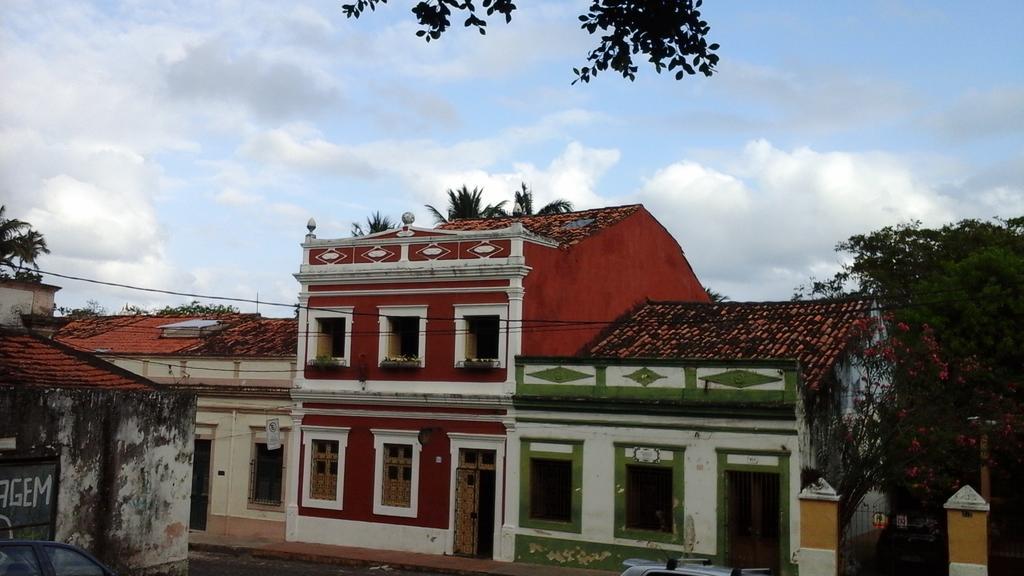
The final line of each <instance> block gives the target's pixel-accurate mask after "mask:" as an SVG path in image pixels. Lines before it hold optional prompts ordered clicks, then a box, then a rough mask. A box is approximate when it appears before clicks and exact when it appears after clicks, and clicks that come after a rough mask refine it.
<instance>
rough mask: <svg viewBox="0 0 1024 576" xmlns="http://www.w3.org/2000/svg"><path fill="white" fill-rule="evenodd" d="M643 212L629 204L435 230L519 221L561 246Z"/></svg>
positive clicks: (498, 225)
mask: <svg viewBox="0 0 1024 576" xmlns="http://www.w3.org/2000/svg"><path fill="white" fill-rule="evenodd" d="M642 209H643V205H641V204H630V205H628V206H613V207H610V208H595V209H593V210H580V211H578V212H567V213H565V214H550V215H547V216H520V217H518V218H513V217H509V218H481V219H474V220H454V221H452V222H448V223H447V224H441V225H440V226H438V227H437V228H438V229H440V230H496V229H498V228H507V227H508V226H511V225H512V223H513V222H521V223H522V225H523V227H524V228H526V229H527V230H529V231H530V232H533V233H534V234H539V235H540V236H544V237H547V238H551V239H552V240H556V241H558V242H560V243H562V244H575V243H577V242H579V241H580V240H583V239H584V238H587V237H589V236H592V235H594V234H597V233H598V232H600V231H601V230H604V229H605V228H608V227H609V226H613V225H615V224H617V223H619V222H620V221H622V220H624V219H625V218H627V217H628V216H630V215H632V214H634V213H635V212H637V211H638V210H642Z"/></svg>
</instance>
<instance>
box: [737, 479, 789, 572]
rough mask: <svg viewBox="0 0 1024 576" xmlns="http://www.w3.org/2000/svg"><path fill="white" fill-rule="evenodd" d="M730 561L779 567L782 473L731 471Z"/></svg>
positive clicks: (746, 564)
mask: <svg viewBox="0 0 1024 576" xmlns="http://www.w3.org/2000/svg"><path fill="white" fill-rule="evenodd" d="M727 483H728V501H727V504H726V505H727V508H728V522H729V524H728V531H729V543H728V547H729V548H728V550H729V565H730V566H732V567H734V568H771V569H772V573H773V574H778V571H779V530H780V523H781V520H782V518H781V514H780V509H779V475H778V474H771V473H765V472H733V471H730V472H728V476H727Z"/></svg>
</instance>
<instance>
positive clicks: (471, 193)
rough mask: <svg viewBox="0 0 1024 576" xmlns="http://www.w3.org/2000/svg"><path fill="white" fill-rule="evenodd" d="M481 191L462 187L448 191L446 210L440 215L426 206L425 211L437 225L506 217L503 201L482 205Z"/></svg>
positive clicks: (434, 209)
mask: <svg viewBox="0 0 1024 576" xmlns="http://www.w3.org/2000/svg"><path fill="white" fill-rule="evenodd" d="M483 193H484V191H483V189H482V188H476V187H474V188H473V189H472V190H470V189H469V188H467V187H466V185H465V184H463V185H462V187H461V188H459V189H458V190H452V189H449V190H448V210H447V213H445V214H442V213H441V211H440V210H438V209H437V208H434V207H433V206H431V205H429V204H427V206H426V207H427V210H429V211H430V213H431V214H432V215H433V216H434V221H435V222H436V223H437V224H444V223H445V222H450V221H452V220H463V219H471V218H497V217H500V216H507V213H506V212H505V208H504V207H505V203H506V201H505V200H502V201H501V202H498V203H497V204H494V205H491V204H487V205H486V206H485V205H484V200H483Z"/></svg>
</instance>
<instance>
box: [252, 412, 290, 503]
mask: <svg viewBox="0 0 1024 576" xmlns="http://www.w3.org/2000/svg"><path fill="white" fill-rule="evenodd" d="M249 429H250V430H252V442H251V443H250V446H249V450H250V451H249V454H250V456H249V461H250V462H252V465H253V466H256V459H257V456H258V454H259V448H257V447H256V446H257V444H266V443H267V432H266V428H265V427H256V426H250V427H249ZM288 434H289V429H288V428H281V447H280V448H278V450H281V503H280V504H278V505H276V506H274V505H272V504H255V503H253V502H252V501H250V500H249V499H248V495H247V496H246V506H247V507H248V508H250V509H254V510H282V509H284V503H285V500H286V499H287V496H288V448H289V442H288ZM258 471H259V470H258V469H257V472H258ZM252 481H253V478H252V474H250V475H249V482H250V486H248V487H247V488H248V490H249V494H250V495H251V494H252V486H251V483H252Z"/></svg>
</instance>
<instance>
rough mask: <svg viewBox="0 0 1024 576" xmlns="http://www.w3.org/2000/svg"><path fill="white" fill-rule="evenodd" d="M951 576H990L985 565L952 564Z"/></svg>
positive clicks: (950, 567) (950, 568) (950, 565)
mask: <svg viewBox="0 0 1024 576" xmlns="http://www.w3.org/2000/svg"><path fill="white" fill-rule="evenodd" d="M949 576H988V566H986V565H985V564H965V563H962V562H950V563H949Z"/></svg>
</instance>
